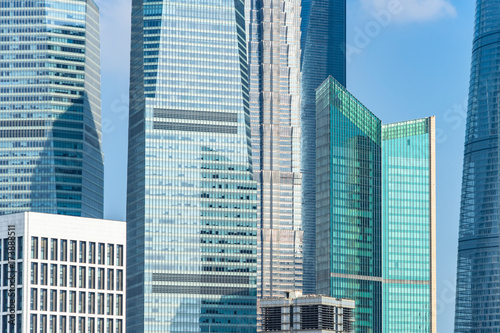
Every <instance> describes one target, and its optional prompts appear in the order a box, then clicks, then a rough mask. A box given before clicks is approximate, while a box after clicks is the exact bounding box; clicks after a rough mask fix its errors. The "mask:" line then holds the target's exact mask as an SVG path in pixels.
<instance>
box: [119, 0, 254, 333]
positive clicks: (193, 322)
mask: <svg viewBox="0 0 500 333" xmlns="http://www.w3.org/2000/svg"><path fill="white" fill-rule="evenodd" d="M130 69H131V71H130V72H131V77H130V121H129V156H128V158H129V160H128V190H127V223H128V230H127V232H128V237H127V239H128V258H127V260H128V261H127V267H128V270H129V271H128V272H129V274H128V277H127V330H128V331H129V332H243V333H247V332H255V330H256V328H255V327H256V302H257V296H256V293H257V291H256V287H257V263H256V258H257V216H256V214H257V208H256V205H257V201H256V200H257V189H256V183H255V182H254V180H253V170H252V160H251V148H250V143H251V142H250V140H251V135H250V114H249V104H248V99H249V96H248V94H249V82H248V67H247V49H246V34H245V18H244V3H243V1H242V0H215V1H214V0H210V1H205V0H203V1H200V0H186V1H176V0H163V1H150V0H134V1H133V3H132V48H131V63H130Z"/></svg>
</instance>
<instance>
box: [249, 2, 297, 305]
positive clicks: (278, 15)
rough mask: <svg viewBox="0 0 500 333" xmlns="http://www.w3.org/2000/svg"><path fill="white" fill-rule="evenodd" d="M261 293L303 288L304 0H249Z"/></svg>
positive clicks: (273, 294) (252, 121)
mask: <svg viewBox="0 0 500 333" xmlns="http://www.w3.org/2000/svg"><path fill="white" fill-rule="evenodd" d="M246 9H247V24H248V47H249V50H248V54H249V67H250V116H251V126H252V150H253V161H254V163H253V167H254V175H255V180H256V181H257V184H258V185H257V187H258V204H257V206H258V220H259V237H258V240H259V243H258V245H259V246H258V248H259V249H258V251H259V252H258V259H257V262H258V296H259V298H261V297H276V296H283V295H284V292H285V291H289V290H302V279H303V278H302V272H303V269H302V265H303V258H302V240H303V232H302V174H301V171H300V158H301V157H300V156H301V148H300V136H301V128H300V54H301V53H300V36H301V35H300V33H301V32H300V0H270V1H256V0H250V1H248V2H247V8H246Z"/></svg>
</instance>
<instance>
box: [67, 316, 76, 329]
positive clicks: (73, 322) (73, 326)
mask: <svg viewBox="0 0 500 333" xmlns="http://www.w3.org/2000/svg"><path fill="white" fill-rule="evenodd" d="M69 332H70V333H76V317H69Z"/></svg>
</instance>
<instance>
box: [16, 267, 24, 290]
mask: <svg viewBox="0 0 500 333" xmlns="http://www.w3.org/2000/svg"><path fill="white" fill-rule="evenodd" d="M17 284H18V285H19V284H23V263H22V262H18V263H17Z"/></svg>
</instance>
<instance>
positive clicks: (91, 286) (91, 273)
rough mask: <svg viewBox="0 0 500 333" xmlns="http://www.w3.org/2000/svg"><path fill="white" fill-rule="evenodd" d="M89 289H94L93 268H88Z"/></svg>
mask: <svg viewBox="0 0 500 333" xmlns="http://www.w3.org/2000/svg"><path fill="white" fill-rule="evenodd" d="M89 288H90V289H95V268H94V267H89Z"/></svg>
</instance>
